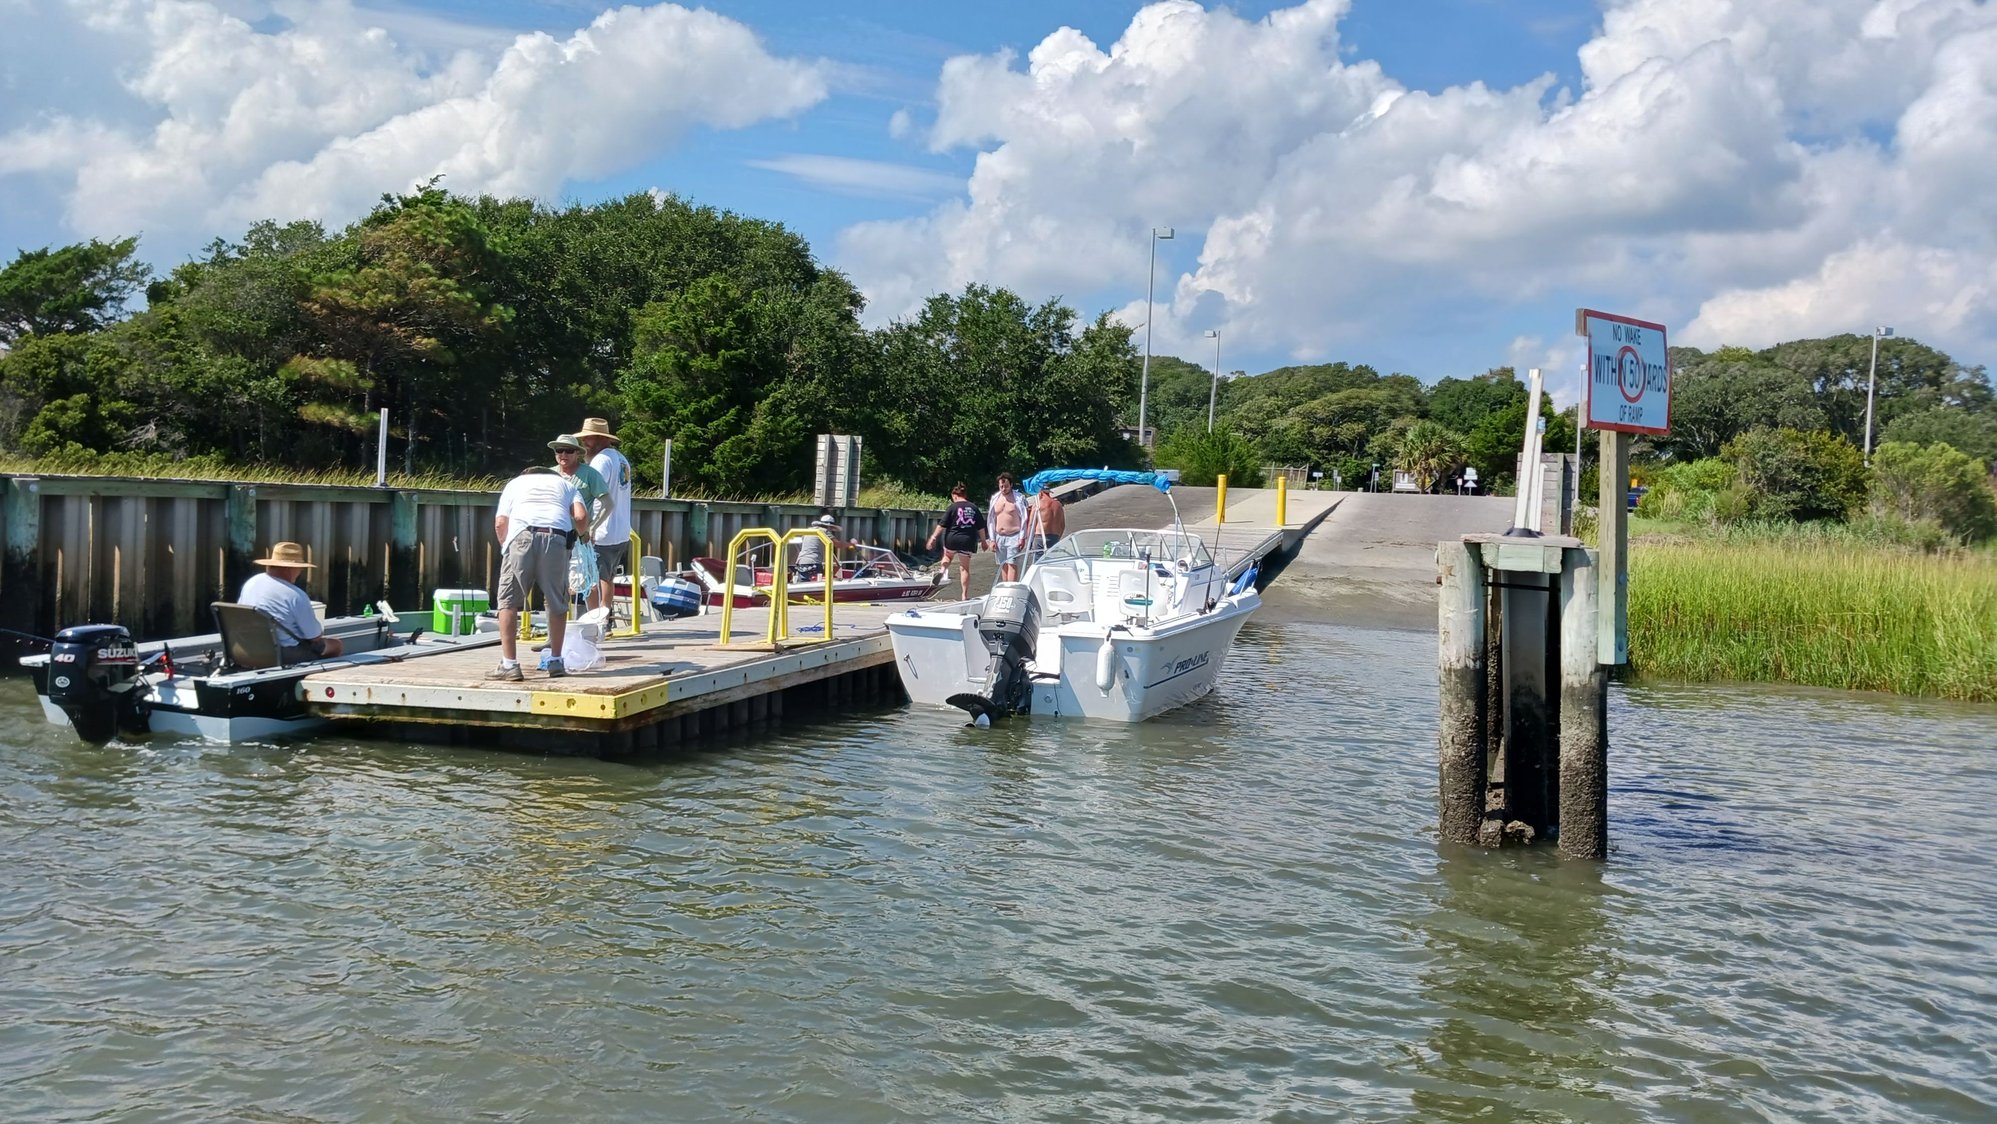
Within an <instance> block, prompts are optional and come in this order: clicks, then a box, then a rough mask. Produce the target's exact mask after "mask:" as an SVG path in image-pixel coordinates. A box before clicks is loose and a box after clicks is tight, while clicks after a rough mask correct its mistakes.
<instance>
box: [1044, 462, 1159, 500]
mask: <svg viewBox="0 0 1997 1124" xmlns="http://www.w3.org/2000/svg"><path fill="white" fill-rule="evenodd" d="M1070 480H1101V481H1103V482H1104V483H1107V484H1149V485H1151V486H1152V487H1153V488H1156V489H1158V490H1159V491H1161V492H1170V491H1171V490H1172V481H1171V480H1170V478H1168V477H1167V476H1166V475H1165V474H1164V473H1162V472H1126V471H1124V470H1123V469H1118V468H1043V469H1041V470H1040V471H1039V472H1036V473H1034V474H1033V475H1031V476H1029V477H1027V478H1026V482H1025V483H1023V484H1021V485H1020V486H1019V490H1020V491H1022V492H1025V493H1026V494H1027V495H1029V496H1032V495H1038V494H1039V492H1040V489H1042V488H1046V487H1049V486H1051V485H1054V484H1066V483H1067V482H1069V481H1070Z"/></svg>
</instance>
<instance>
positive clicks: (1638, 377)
mask: <svg viewBox="0 0 1997 1124" xmlns="http://www.w3.org/2000/svg"><path fill="white" fill-rule="evenodd" d="M1574 334H1575V335H1578V336H1586V337H1587V339H1588V389H1587V394H1588V404H1587V411H1586V415H1587V421H1588V426H1589V428H1591V429H1595V430H1598V431H1600V432H1601V435H1602V463H1601V466H1600V468H1599V471H1598V477H1599V479H1600V489H1599V492H1598V495H1597V498H1596V502H1597V504H1598V506H1599V516H1598V519H1599V525H1600V528H1601V539H1602V555H1601V563H1600V565H1598V566H1596V567H1595V573H1596V575H1597V576H1598V578H1599V579H1600V586H1601V593H1600V599H1599V601H1598V604H1599V605H1600V606H1601V610H1600V612H1601V615H1600V622H1601V623H1600V628H1599V629H1598V631H1597V647H1598V649H1599V655H1600V659H1601V662H1603V663H1605V664H1624V663H1628V662H1629V474H1630V435H1631V434H1633V433H1651V434H1664V433H1669V432H1671V355H1670V352H1669V351H1668V350H1667V348H1666V345H1665V328H1664V325H1662V324H1653V323H1651V322H1650V321H1648V320H1635V319H1632V318H1630V317H1628V316H1617V315H1615V314H1613V313H1608V312H1596V311H1594V310H1593V309H1587V308H1578V309H1575V310H1574Z"/></svg>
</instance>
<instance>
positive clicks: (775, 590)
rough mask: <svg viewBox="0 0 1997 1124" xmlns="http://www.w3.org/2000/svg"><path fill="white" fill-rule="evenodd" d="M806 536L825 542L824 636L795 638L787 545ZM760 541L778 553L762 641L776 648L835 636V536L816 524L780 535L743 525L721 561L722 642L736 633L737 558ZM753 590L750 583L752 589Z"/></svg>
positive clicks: (773, 561) (836, 563)
mask: <svg viewBox="0 0 1997 1124" xmlns="http://www.w3.org/2000/svg"><path fill="white" fill-rule="evenodd" d="M805 535H816V536H818V538H819V540H820V541H822V542H823V543H824V544H825V561H826V565H825V635H824V636H821V637H818V638H816V639H809V640H797V641H793V640H792V638H791V634H790V568H789V567H788V566H786V565H784V560H785V559H784V547H786V546H788V545H789V544H790V542H791V540H793V539H797V538H802V537H804V536H805ZM757 540H763V541H767V542H769V543H770V544H771V547H772V549H773V550H774V552H775V554H776V557H775V558H774V559H772V560H771V564H770V620H769V624H768V626H767V627H766V628H765V629H764V631H763V642H764V643H766V644H768V645H770V646H771V647H772V648H774V647H776V646H777V645H778V644H780V643H783V642H787V641H788V642H792V643H810V644H815V643H819V642H820V641H824V640H830V639H832V579H833V575H834V574H835V573H837V572H838V569H839V556H838V547H837V546H836V545H835V544H834V543H833V541H832V536H830V535H828V534H826V533H825V532H824V531H821V530H819V529H818V528H816V527H799V528H796V529H794V530H791V531H787V532H785V533H784V534H781V535H779V534H778V533H777V532H775V531H773V530H771V529H770V528H768V527H744V528H743V529H742V530H740V531H738V532H736V534H735V537H734V538H733V539H730V540H729V541H728V557H727V558H726V559H724V560H723V561H722V564H721V565H722V569H721V588H722V590H723V593H722V595H721V643H722V644H723V645H724V646H725V645H727V644H728V642H729V638H730V637H731V636H732V635H733V633H734V623H735V588H736V587H735V565H736V560H737V559H739V558H741V557H742V548H743V546H744V545H746V544H748V543H750V542H755V541H757ZM754 589H755V587H754V585H751V586H750V592H753V591H754Z"/></svg>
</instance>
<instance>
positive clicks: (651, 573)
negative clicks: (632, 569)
mask: <svg viewBox="0 0 1997 1124" xmlns="http://www.w3.org/2000/svg"><path fill="white" fill-rule="evenodd" d="M638 576H639V577H641V578H663V577H665V576H666V560H665V559H663V558H661V557H659V556H658V555H656V554H646V555H642V556H640V557H639V559H638Z"/></svg>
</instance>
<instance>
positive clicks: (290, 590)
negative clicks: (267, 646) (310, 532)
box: [236, 542, 346, 663]
mask: <svg viewBox="0 0 1997 1124" xmlns="http://www.w3.org/2000/svg"><path fill="white" fill-rule="evenodd" d="M257 565H259V566H262V567H263V573H261V574H253V575H251V576H250V580H249V581H246V582H244V583H243V592H242V593H241V594H240V595H238V596H237V598H236V601H237V602H238V603H239V604H243V605H248V606H250V607H252V608H254V609H256V610H257V611H258V612H260V613H262V614H263V615H264V616H267V617H269V618H270V619H271V622H272V623H273V624H275V625H277V639H278V645H279V647H280V648H281V649H282V650H283V652H284V662H285V663H302V662H304V661H306V660H319V659H325V658H327V657H329V656H337V655H339V654H340V653H341V652H344V651H346V647H345V645H343V644H341V643H340V638H339V637H337V636H327V635H326V626H325V624H324V623H322V622H321V621H320V620H319V614H317V613H315V612H313V611H312V598H311V597H310V596H308V595H307V594H306V592H305V591H304V590H303V589H300V588H299V587H298V577H299V575H300V574H303V573H304V572H305V571H307V570H310V569H313V568H314V567H313V565H312V563H310V562H307V561H306V560H305V548H304V547H302V546H299V545H298V544H297V543H295V542H281V543H278V544H277V545H276V546H273V547H271V548H270V556H269V557H268V558H259V559H257Z"/></svg>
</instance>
